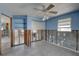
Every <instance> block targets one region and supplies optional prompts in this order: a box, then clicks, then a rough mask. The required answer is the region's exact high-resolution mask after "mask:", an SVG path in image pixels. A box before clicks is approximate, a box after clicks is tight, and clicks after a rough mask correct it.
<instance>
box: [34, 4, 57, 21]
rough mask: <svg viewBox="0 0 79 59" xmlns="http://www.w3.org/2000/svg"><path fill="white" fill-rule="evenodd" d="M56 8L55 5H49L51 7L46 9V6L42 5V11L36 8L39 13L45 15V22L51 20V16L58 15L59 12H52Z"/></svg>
mask: <svg viewBox="0 0 79 59" xmlns="http://www.w3.org/2000/svg"><path fill="white" fill-rule="evenodd" d="M53 7H55V5H53V4H49V6H48V7H47V8H46V6H45V5H42V9H38V8H34V9H35V10H37V11H41V12H42V14H44V15H43V20H46V19H48V18H49V14H57V11H51V9H52V8H53Z"/></svg>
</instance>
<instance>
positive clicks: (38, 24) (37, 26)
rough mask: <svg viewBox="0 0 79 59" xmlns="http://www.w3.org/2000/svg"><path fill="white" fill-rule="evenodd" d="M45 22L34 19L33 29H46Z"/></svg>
mask: <svg viewBox="0 0 79 59" xmlns="http://www.w3.org/2000/svg"><path fill="white" fill-rule="evenodd" d="M44 29H45V22H37V21H32V30H44Z"/></svg>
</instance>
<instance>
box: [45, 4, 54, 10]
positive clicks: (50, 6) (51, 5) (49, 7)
mask: <svg viewBox="0 0 79 59" xmlns="http://www.w3.org/2000/svg"><path fill="white" fill-rule="evenodd" d="M53 7H55V5H53V4H50V5H49V6H48V7H47V8H46V10H50V9H51V8H53Z"/></svg>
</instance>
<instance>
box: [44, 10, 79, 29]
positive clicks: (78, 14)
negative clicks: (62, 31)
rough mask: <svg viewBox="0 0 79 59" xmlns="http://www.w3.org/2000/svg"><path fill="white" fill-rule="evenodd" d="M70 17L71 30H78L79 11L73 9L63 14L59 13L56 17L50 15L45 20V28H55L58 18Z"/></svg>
mask: <svg viewBox="0 0 79 59" xmlns="http://www.w3.org/2000/svg"><path fill="white" fill-rule="evenodd" d="M66 18H71V28H72V30H79V11H73V12H70V13H66V14H63V15H59V16H56V17H52V18H50V19H49V20H47V21H46V22H45V23H46V25H45V26H46V29H48V30H57V25H58V20H60V19H66Z"/></svg>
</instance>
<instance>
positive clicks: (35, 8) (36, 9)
mask: <svg viewBox="0 0 79 59" xmlns="http://www.w3.org/2000/svg"><path fill="white" fill-rule="evenodd" d="M34 9H35V10H38V11H42V10H41V9H38V8H34Z"/></svg>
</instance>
